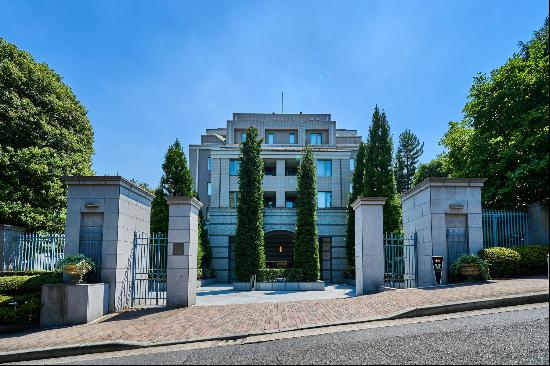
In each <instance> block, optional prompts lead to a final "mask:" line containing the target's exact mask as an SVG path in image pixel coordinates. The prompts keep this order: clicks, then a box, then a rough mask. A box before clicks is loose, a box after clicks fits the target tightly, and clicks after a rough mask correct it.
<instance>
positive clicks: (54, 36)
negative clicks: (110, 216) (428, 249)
mask: <svg viewBox="0 0 550 366" xmlns="http://www.w3.org/2000/svg"><path fill="white" fill-rule="evenodd" d="M547 14H548V3H547V1H545V0H544V1H539V0H526V1H503V0H498V1H496V0H491V1H488V0H485V1H477V0H445V1H435V0H431V1H430V0H416V1H388V0H383V1H366V0H361V1H318V0H317V1H281V0H277V1H276V0H270V1H226V0H223V1H206V0H202V1H154V2H153V1H136V0H132V1H111V0H109V1H98V0H96V1H84V0H80V1H72V0H69V1H62V0H56V1H53V0H52V1H39V0H30V1H26V0H0V37H3V38H4V39H6V40H7V41H9V42H12V43H15V44H16V45H17V46H18V47H19V48H21V49H23V50H25V51H28V52H30V53H31V54H32V55H33V56H34V58H35V59H36V60H38V61H40V62H46V63H47V64H48V65H50V67H52V68H53V69H54V70H55V71H56V72H58V73H59V74H61V75H62V76H63V78H64V81H65V82H66V83H67V84H68V85H69V86H70V87H71V88H72V89H73V91H74V92H75V94H76V95H77V97H78V99H79V100H80V101H81V102H82V103H83V104H84V106H85V107H86V108H87V110H88V116H89V118H90V120H91V122H92V126H93V129H94V133H95V144H94V147H95V155H94V158H93V167H94V169H95V171H96V172H97V174H100V175H103V174H117V173H118V174H120V175H123V176H125V177H128V178H135V179H138V180H141V181H145V182H147V183H149V184H150V185H152V186H156V185H157V184H158V181H159V178H160V176H161V174H162V171H161V167H160V166H161V163H162V160H163V156H164V153H165V151H166V148H167V146H168V145H169V144H171V143H172V142H173V141H174V140H175V138H176V137H178V138H180V140H181V141H182V142H183V144H184V146H185V148H186V151H187V147H188V145H189V144H190V143H191V144H193V143H199V142H200V134H201V133H202V132H203V131H204V129H205V128H207V127H222V126H225V122H226V120H227V119H230V118H231V116H232V113H233V112H260V113H271V112H279V111H280V95H281V91H284V93H285V112H289V113H294V112H295V113H297V112H300V111H302V112H304V113H331V114H332V116H333V119H334V120H336V121H337V123H338V126H339V127H340V128H349V129H357V130H358V131H359V133H360V134H362V135H363V136H366V134H367V131H368V126H369V124H370V119H371V115H372V110H373V107H374V105H375V104H378V105H379V106H380V107H381V108H383V109H384V110H385V111H386V113H387V115H388V119H389V121H390V125H391V129H392V134H393V136H394V141H396V140H397V136H398V135H399V133H400V132H402V131H403V130H404V129H406V128H409V129H411V130H412V131H413V132H414V133H416V134H417V135H418V136H419V138H420V139H421V140H422V141H424V142H425V152H424V155H423V157H422V159H421V160H422V161H429V160H430V159H431V158H433V157H435V155H436V154H438V153H440V152H441V151H442V148H441V147H440V146H439V145H438V141H439V139H440V138H441V136H442V135H443V133H444V132H445V131H446V129H447V123H448V122H449V121H451V120H459V119H460V118H461V116H462V108H463V106H464V104H465V102H466V97H467V94H468V90H469V88H470V86H471V84H472V79H473V77H474V75H475V74H476V73H478V72H489V71H490V70H491V69H493V68H495V67H498V66H500V65H502V64H503V63H504V62H505V61H506V60H507V58H508V57H510V56H511V55H512V54H513V53H514V52H515V51H517V42H518V41H527V40H529V39H530V38H531V36H532V33H533V31H535V30H536V29H538V28H539V27H541V26H542V24H543V21H544V18H545V17H546V15H547Z"/></svg>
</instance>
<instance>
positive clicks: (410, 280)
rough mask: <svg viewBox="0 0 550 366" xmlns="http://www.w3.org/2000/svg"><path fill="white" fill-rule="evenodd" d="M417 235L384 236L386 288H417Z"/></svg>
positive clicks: (395, 234)
mask: <svg viewBox="0 0 550 366" xmlns="http://www.w3.org/2000/svg"><path fill="white" fill-rule="evenodd" d="M416 268H417V264H416V234H413V235H410V236H405V235H402V234H398V233H386V235H385V236H384V286H386V287H392V288H412V287H416Z"/></svg>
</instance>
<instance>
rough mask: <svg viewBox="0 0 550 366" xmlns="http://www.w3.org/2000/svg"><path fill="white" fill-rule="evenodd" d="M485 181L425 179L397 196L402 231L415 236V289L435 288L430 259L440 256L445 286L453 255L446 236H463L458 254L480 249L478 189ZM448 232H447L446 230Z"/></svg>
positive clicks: (474, 251)
mask: <svg viewBox="0 0 550 366" xmlns="http://www.w3.org/2000/svg"><path fill="white" fill-rule="evenodd" d="M485 181H486V179H485V178H427V179H425V180H424V181H423V182H422V183H420V184H418V185H417V186H415V187H413V188H412V189H410V190H409V191H407V192H405V193H403V194H402V195H401V207H402V210H403V231H404V234H405V235H406V236H411V235H414V234H415V233H416V236H417V244H416V253H417V273H416V275H417V286H418V287H425V286H433V285H435V276H434V272H433V266H432V256H443V258H444V259H443V272H442V278H441V283H442V284H445V283H447V271H448V268H449V266H450V263H449V255H450V254H451V251H452V254H453V255H459V254H461V253H460V252H458V253H457V252H456V250H455V247H453V245H454V244H453V243H455V242H451V241H450V239H449V235H450V234H452V233H453V231H452V230H455V231H456V232H458V233H460V232H462V233H464V236H465V237H464V240H463V241H464V247H463V249H462V254H464V253H470V254H475V253H477V252H478V251H479V250H481V249H483V230H482V211H481V188H482V187H483V184H484V182H485ZM448 229H449V230H448Z"/></svg>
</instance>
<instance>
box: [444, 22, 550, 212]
mask: <svg viewBox="0 0 550 366" xmlns="http://www.w3.org/2000/svg"><path fill="white" fill-rule="evenodd" d="M548 60H549V54H548V18H546V20H545V22H544V25H543V27H542V28H541V29H540V30H539V31H537V32H535V34H534V37H533V38H532V39H531V40H530V41H529V42H528V43H525V44H524V43H520V50H519V52H518V53H516V54H514V55H513V56H512V57H511V58H509V59H508V61H507V62H506V63H505V64H504V65H503V66H501V67H499V68H497V69H495V70H493V71H491V74H490V75H489V76H487V75H485V74H478V75H477V76H476V77H475V78H474V83H473V85H472V87H471V89H470V93H469V95H468V102H467V103H466V106H465V107H464V119H463V120H462V121H461V122H451V123H450V126H449V130H448V131H447V133H446V134H445V135H444V136H443V139H442V140H441V143H442V145H443V146H444V147H446V149H447V157H448V162H449V168H450V173H451V176H453V177H485V178H488V180H487V182H486V184H485V187H484V189H483V190H482V198H483V201H484V204H485V205H486V206H489V207H493V208H522V207H525V206H526V205H527V204H529V203H531V202H534V201H546V202H548V181H549V179H548V178H549V169H548V163H549V159H548V156H549V154H548V142H549V141H548V136H549V119H548V113H549V108H548V100H549V76H548V68H549V62H548Z"/></svg>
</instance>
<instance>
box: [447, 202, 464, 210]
mask: <svg viewBox="0 0 550 366" xmlns="http://www.w3.org/2000/svg"><path fill="white" fill-rule="evenodd" d="M449 208H453V209H463V208H464V204H463V203H460V202H451V203H449Z"/></svg>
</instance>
